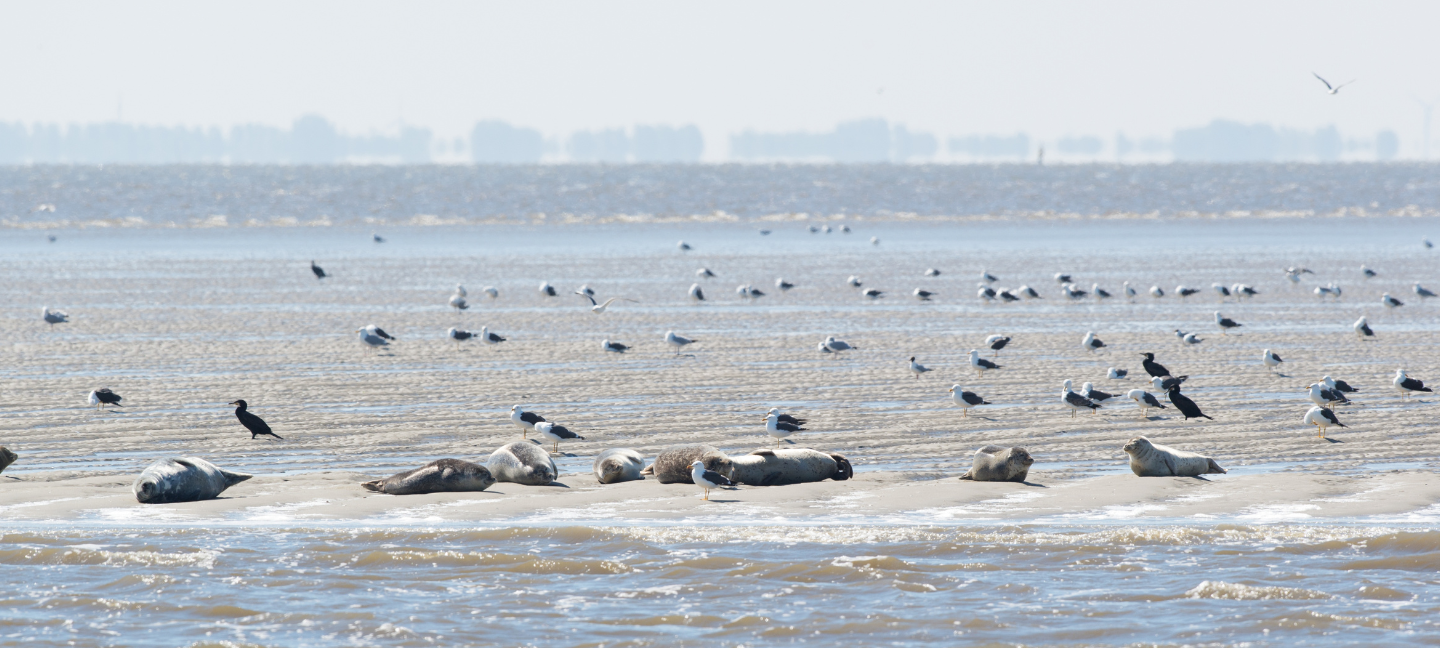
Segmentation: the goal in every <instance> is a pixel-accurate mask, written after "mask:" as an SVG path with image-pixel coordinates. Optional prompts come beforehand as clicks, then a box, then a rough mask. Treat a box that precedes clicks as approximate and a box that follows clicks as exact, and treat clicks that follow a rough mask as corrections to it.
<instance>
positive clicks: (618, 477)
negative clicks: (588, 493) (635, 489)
mask: <svg viewBox="0 0 1440 648" xmlns="http://www.w3.org/2000/svg"><path fill="white" fill-rule="evenodd" d="M644 467H645V457H643V456H641V454H640V453H638V452H636V451H634V450H631V449H629V448H612V449H610V450H606V451H604V452H601V453H600V454H598V455H595V465H594V470H595V479H598V480H600V483H602V484H615V483H619V482H626V481H635V480H637V479H644V477H642V476H640V471H641V469H643V468H644Z"/></svg>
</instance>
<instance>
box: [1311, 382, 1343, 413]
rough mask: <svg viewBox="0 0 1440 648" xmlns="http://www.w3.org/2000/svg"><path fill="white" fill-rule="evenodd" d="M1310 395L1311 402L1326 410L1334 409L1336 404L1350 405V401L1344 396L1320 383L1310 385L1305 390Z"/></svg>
mask: <svg viewBox="0 0 1440 648" xmlns="http://www.w3.org/2000/svg"><path fill="white" fill-rule="evenodd" d="M1305 391H1306V392H1308V393H1309V394H1310V402H1312V403H1315V404H1316V405H1318V406H1320V407H1324V408H1333V407H1335V405H1336V404H1340V405H1349V404H1350V400H1349V399H1347V398H1345V395H1344V394H1341V393H1339V392H1334V391H1330V390H1329V389H1326V388H1325V386H1324V385H1322V384H1320V383H1310V386H1309V387H1307V388H1306V389H1305Z"/></svg>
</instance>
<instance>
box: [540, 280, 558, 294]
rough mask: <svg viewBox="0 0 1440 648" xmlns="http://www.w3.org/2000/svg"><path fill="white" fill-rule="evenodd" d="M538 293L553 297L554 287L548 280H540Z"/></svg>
mask: <svg viewBox="0 0 1440 648" xmlns="http://www.w3.org/2000/svg"><path fill="white" fill-rule="evenodd" d="M540 294H542V295H545V296H546V297H554V296H555V287H554V286H552V285H550V282H548V281H542V282H540Z"/></svg>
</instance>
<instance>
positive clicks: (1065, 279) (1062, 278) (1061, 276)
mask: <svg viewBox="0 0 1440 648" xmlns="http://www.w3.org/2000/svg"><path fill="white" fill-rule="evenodd" d="M1055 283H1058V284H1062V285H1063V284H1068V283H1071V281H1070V275H1068V274H1065V273H1063V272H1057V273H1055Z"/></svg>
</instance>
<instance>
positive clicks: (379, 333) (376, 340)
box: [355, 324, 395, 347]
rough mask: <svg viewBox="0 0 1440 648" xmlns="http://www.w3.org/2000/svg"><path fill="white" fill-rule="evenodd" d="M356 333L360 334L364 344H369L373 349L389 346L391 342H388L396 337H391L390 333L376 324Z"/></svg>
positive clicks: (357, 330)
mask: <svg viewBox="0 0 1440 648" xmlns="http://www.w3.org/2000/svg"><path fill="white" fill-rule="evenodd" d="M355 332H356V333H359V334H360V341H361V342H364V343H365V344H368V345H370V346H372V347H382V346H387V345H389V344H390V343H389V342H387V340H394V339H395V338H394V337H391V335H390V334H389V333H386V332H385V329H382V328H380V327H378V326H375V325H374V324H369V325H367V326H364V327H362V328H358V329H355Z"/></svg>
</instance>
